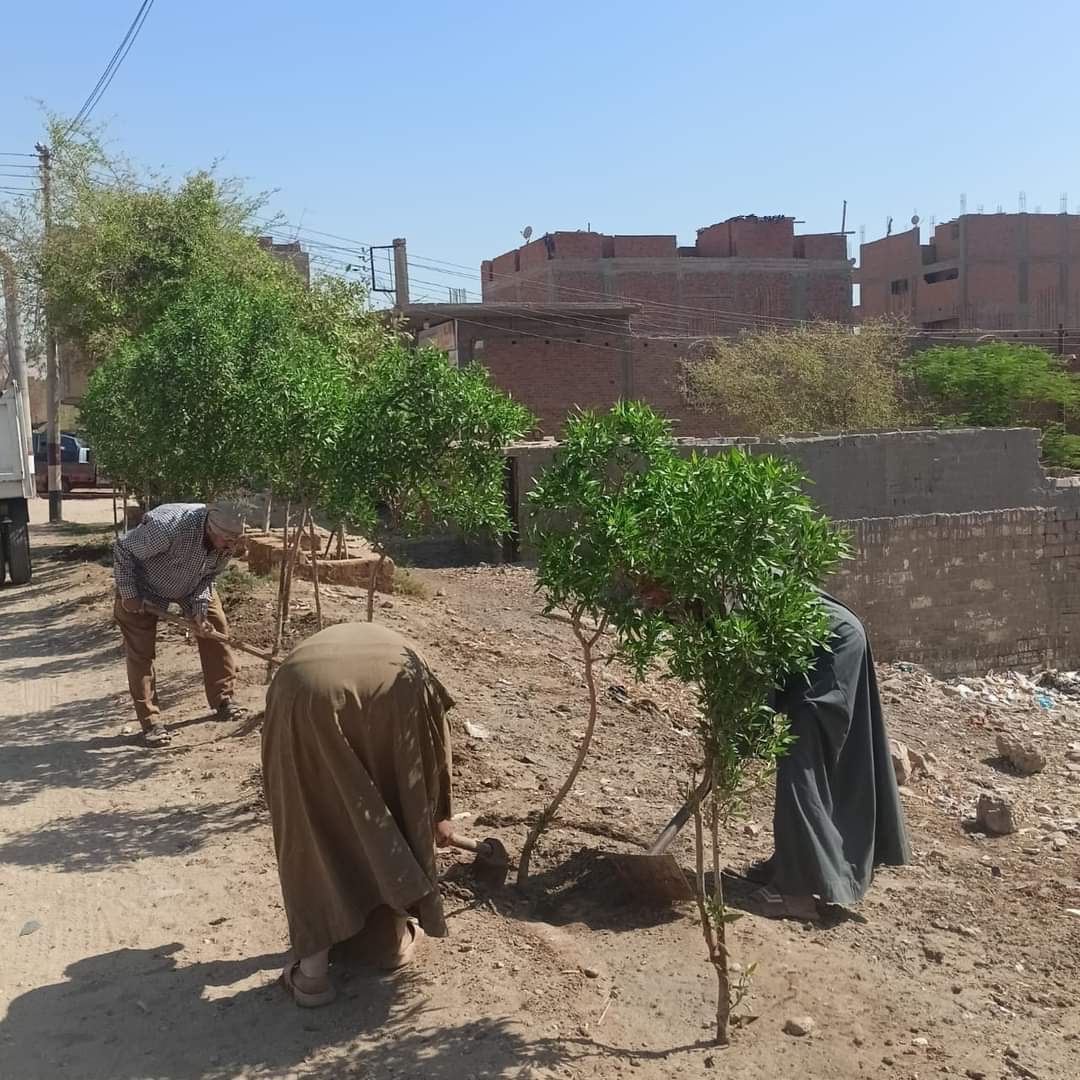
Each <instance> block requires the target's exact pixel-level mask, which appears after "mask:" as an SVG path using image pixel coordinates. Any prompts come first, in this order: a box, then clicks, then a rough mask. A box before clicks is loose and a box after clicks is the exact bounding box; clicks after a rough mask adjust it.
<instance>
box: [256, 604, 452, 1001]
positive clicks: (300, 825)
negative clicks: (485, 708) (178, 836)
mask: <svg viewBox="0 0 1080 1080" xmlns="http://www.w3.org/2000/svg"><path fill="white" fill-rule="evenodd" d="M452 705H453V701H452V699H451V698H450V695H449V694H448V693H447V692H446V690H445V688H444V687H443V685H442V683H440V682H439V680H438V679H437V678H436V677H435V675H434V674H432V672H431V670H430V669H429V668H428V666H427V663H426V662H425V661H424V659H423V657H422V656H421V655H420V653H419V651H418V650H417V649H416V647H415V646H413V645H412V644H411V643H410V642H409V641H408V640H407V639H406V638H404V637H402V636H401V635H400V634H397V633H395V632H394V631H393V630H390V629H388V628H387V627H383V626H378V625H374V624H371V623H342V624H340V625H337V626H331V627H329V628H328V629H326V630H322V631H320V632H319V633H317V634H315V635H313V636H312V637H310V638H308V639H307V640H306V641H304V642H303V643H302V644H300V645H299V646H297V648H296V649H294V650H293V652H292V653H290V654H289V656H288V657H287V658H286V660H285V662H284V663H283V664H282V665H281V667H280V668H279V669H278V672H277V674H276V675H275V676H274V681H273V682H272V683H271V685H270V688H269V690H268V691H267V696H266V717H265V721H264V723H263V730H262V765H263V783H264V786H265V790H266V801H267V804H268V806H269V809H270V819H271V822H272V823H273V831H274V850H275V853H276V855H277V862H278V876H279V878H280V880H281V894H282V898H283V901H284V905H285V914H286V916H287V918H288V923H289V937H290V940H291V943H292V955H291V956H290V959H289V961H288V963H287V965H286V967H285V970H284V972H283V973H282V981H283V983H284V985H285V987H286V989H287V990H288V991H289V993H290V994H291V995H292V998H293V1000H294V1001H295V1002H296V1004H297V1005H300V1006H303V1007H307V1008H312V1007H315V1006H319V1005H326V1004H329V1002H331V1001H332V1000H333V999H334V996H335V990H334V986H333V983H332V982H331V981H330V978H329V953H330V949H331V947H332V946H334V945H337V944H339V943H346V942H353V941H354V939H358V938H366V939H367V940H366V941H365V942H363V944H362V948H363V949H364V950H366V952H367V953H368V955H369V956H372V957H373V958H374V962H375V963H376V964H377V965H378V966H380V967H383V968H385V969H387V970H393V969H396V968H399V967H402V966H403V965H405V964H407V963H408V962H409V961H410V960H411V959H412V956H413V953H414V951H415V947H416V944H417V943H418V942H419V940H420V939H421V938H422V937H423V936H424V934H425V933H426V934H429V935H432V936H436V937H442V936H444V935H445V934H446V922H445V920H444V918H443V910H442V900H441V898H440V896H439V888H438V880H437V876H436V869H435V848H436V846H445V844H446V843H447V841H448V838H449V837H450V835H451V833H452V829H451V826H450V816H451V815H450V795H451V791H450V775H451V751H450V729H449V725H448V722H447V716H446V714H447V711H448V710H449V709H450V708H451V707H452ZM350 948H352V946H351V945H350Z"/></svg>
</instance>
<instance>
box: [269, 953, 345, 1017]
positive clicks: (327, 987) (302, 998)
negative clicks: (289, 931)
mask: <svg viewBox="0 0 1080 1080" xmlns="http://www.w3.org/2000/svg"><path fill="white" fill-rule="evenodd" d="M301 982H303V983H304V985H303V986H301V985H300V983H301ZM281 985H282V986H284V987H285V989H286V990H287V991H288V992H289V993H290V994H291V995H292V999H293V1001H294V1002H295V1004H297V1005H299V1006H300V1008H301V1009H318V1008H320V1007H321V1006H323V1005H329V1004H330V1003H331V1002H332V1001H333V1000H334V999H335V998H336V997H337V988H336V987H335V986H334V984H333V983H332V982H331V981H330V977H329V976H328V975H324V976H323V977H322V978H321V979H311V978H309V977H308V976H307V975H305V974H304V973H303V972H302V971H301V970H300V961H299V960H294V961H293V962H292V963H291V964H288V965H287V966H286V968H285V970H284V971H283V972H282V973H281Z"/></svg>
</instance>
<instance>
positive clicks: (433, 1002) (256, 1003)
mask: <svg viewBox="0 0 1080 1080" xmlns="http://www.w3.org/2000/svg"><path fill="white" fill-rule="evenodd" d="M182 951H183V950H182V946H180V945H179V944H176V943H173V944H167V945H163V946H161V947H160V948H156V949H120V950H117V951H115V952H110V953H104V954H102V955H99V956H91V957H87V958H86V959H83V960H80V961H78V962H77V963H74V964H72V965H71V966H70V967H68V968H67V969H66V971H65V980H64V981H63V982H59V983H54V984H52V985H48V986H43V987H40V988H38V989H35V990H31V991H29V992H28V993H25V994H23V995H21V996H20V997H18V998H16V999H15V1000H14V1001H12V1003H11V1005H10V1007H9V1009H8V1012H7V1016H6V1017H5V1019H4V1020H3V1021H2V1022H0V1074H2V1075H4V1076H10V1077H18V1078H19V1080H53V1078H55V1077H56V1076H59V1075H63V1076H65V1077H71V1078H72V1080H145V1078H146V1077H150V1076H152V1077H154V1078H155V1080H174V1078H175V1080H180V1078H183V1080H189V1078H190V1077H195V1076H197V1077H202V1078H203V1080H225V1078H226V1077H235V1076H240V1075H243V1076H268V1077H269V1076H274V1077H278V1076H286V1075H293V1073H292V1070H294V1069H298V1068H302V1067H304V1065H305V1063H306V1062H309V1060H310V1059H311V1058H312V1056H314V1055H318V1065H317V1066H315V1067H312V1066H308V1068H304V1069H303V1075H310V1076H319V1077H321V1078H326V1080H344V1078H346V1077H352V1078H361V1077H365V1078H366V1077H390V1076H393V1077H401V1078H403V1080H404V1078H412V1077H425V1078H426V1080H463V1077H467V1076H477V1077H479V1076H483V1077H485V1078H486V1077H511V1076H512V1077H528V1076H530V1075H534V1073H533V1072H532V1070H531V1069H530V1068H529V1067H530V1066H534V1067H537V1068H544V1067H551V1066H557V1065H558V1064H559V1063H560V1061H563V1060H566V1059H567V1058H568V1057H569V1056H570V1055H571V1054H572V1053H574V1051H573V1049H572V1048H571V1047H570V1046H566V1047H563V1046H562V1045H560V1044H559V1043H557V1042H554V1041H549V1040H539V1041H532V1040H529V1039H527V1038H525V1037H523V1035H522V1034H521V1033H520V1032H519V1031H517V1030H515V1028H514V1026H513V1025H511V1024H510V1023H508V1022H507V1021H505V1020H502V1019H494V1018H488V1019H482V1020H478V1021H476V1022H474V1023H468V1024H445V1023H443V1022H442V1021H441V1020H440V1015H439V1014H440V1009H439V1006H438V1004H437V990H436V991H433V992H432V993H431V996H430V997H429V996H428V993H427V992H426V990H425V989H424V988H423V987H422V986H421V985H419V980H417V978H416V977H415V976H414V975H411V974H410V973H409V972H402V973H398V974H396V975H392V976H381V977H376V976H366V975H363V974H361V973H358V972H354V973H352V977H350V978H348V979H347V981H346V980H343V979H342V974H341V973H337V975H336V977H337V979H338V980H339V984H340V986H341V990H342V993H341V995H340V997H339V999H338V1001H337V1002H336V1003H335V1004H334V1005H332V1006H330V1007H329V1008H326V1009H321V1010H318V1011H305V1010H300V1009H297V1008H295V1007H294V1006H293V1005H292V1003H291V1002H290V1001H289V1000H288V999H287V998H286V996H285V994H284V992H283V991H282V990H281V989H280V987H278V986H277V985H275V979H276V976H277V974H278V972H279V971H280V970H281V965H282V962H283V958H282V957H279V956H273V955H267V956H260V957H255V958H250V959H244V960H224V961H220V962H215V963H196V964H189V965H184V964H183V963H182V960H181V957H182ZM309 1068H311V1069H312V1071H308V1069H309ZM535 1075H539V1074H535Z"/></svg>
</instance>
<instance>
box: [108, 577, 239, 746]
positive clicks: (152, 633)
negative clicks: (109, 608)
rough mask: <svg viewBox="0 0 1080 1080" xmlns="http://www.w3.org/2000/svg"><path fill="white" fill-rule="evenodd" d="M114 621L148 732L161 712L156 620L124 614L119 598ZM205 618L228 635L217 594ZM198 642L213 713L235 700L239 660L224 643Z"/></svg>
mask: <svg viewBox="0 0 1080 1080" xmlns="http://www.w3.org/2000/svg"><path fill="white" fill-rule="evenodd" d="M113 617H114V618H115V619H116V625H117V626H119V627H120V634H121V636H122V637H123V639H124V654H125V656H126V658H127V677H128V689H129V690H130V691H131V698H132V700H133V701H134V702H135V715H136V716H137V717H138V718H139V723H140V724H141V725H142V726H143V728H144V729H145V728H148V727H149V726H150V725H151V724H153V723H154V722H155V721H156V720H157V718H158V716H159V714H160V712H161V710H160V708H159V707H158V696H157V673H156V672H155V670H154V659H155V657H156V655H157V624H158V620H157V616H156V615H149V614H147V613H146V612H142V611H140V612H138V613H135V612H131V611H125V610H124V605H123V604H122V603H121V601H120V597H119V595H118V596H117V597H116V603H115V604H114V605H113ZM206 618H207V621H208V622H209V623H210V625H211V626H212V627H213V628H214V629H215V630H217V631H218V633H219V634H227V633H228V632H229V624H228V623H227V622H226V621H225V611H224V610H223V608H222V606H221V600H220V599H219V598H218V594H217V593H216V592H213V593H211V594H210V610H209V611H208V612H207V615H206ZM195 640H196V642H197V643H198V646H199V660H200V661H201V663H202V673H203V685H204V686H205V688H206V700H207V702H208V703H209V705H210V708H211V709H216V708H217V707H218V706H219V705H220V704H221V702H222V701H224V700H228V699H231V698H232V694H233V686H234V684H235V682H236V657H235V655H234V654H233V651H232V649H230V648H229V646H228V645H226V644H224V643H223V642H220V641H214V640H213V638H196V639H195Z"/></svg>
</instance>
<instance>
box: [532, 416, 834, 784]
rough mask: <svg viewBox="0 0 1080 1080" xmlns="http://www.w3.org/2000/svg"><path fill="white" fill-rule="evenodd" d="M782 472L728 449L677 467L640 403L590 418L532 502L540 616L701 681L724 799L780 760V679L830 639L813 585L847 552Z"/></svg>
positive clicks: (573, 429)
mask: <svg viewBox="0 0 1080 1080" xmlns="http://www.w3.org/2000/svg"><path fill="white" fill-rule="evenodd" d="M804 483H805V478H804V477H803V475H802V474H801V473H800V472H799V470H798V469H797V467H796V466H795V465H793V464H792V463H791V462H788V461H783V460H780V459H777V458H773V457H769V456H766V455H753V454H747V453H745V452H743V451H741V450H738V449H734V450H731V451H728V452H726V453H722V454H716V455H712V456H708V457H700V456H697V455H693V456H691V457H689V458H681V457H679V456H678V455H677V454H676V452H675V448H674V446H673V444H672V441H671V439H670V436H669V430H668V426H667V424H666V422H665V421H664V420H662V419H661V418H659V417H657V416H656V415H655V414H654V413H653V412H652V410H651V409H649V408H648V407H647V406H645V405H640V404H635V403H628V404H621V405H617V406H616V407H615V408H614V409H613V410H612V411H611V412H610V413H608V414H607V415H606V416H596V415H594V414H591V413H585V414H582V415H580V416H578V417H577V418H575V419H574V420H572V421H571V422H570V423H569V424H568V425H567V430H566V441H565V443H564V444H563V445H562V447H561V448H560V451H559V453H558V455H557V457H556V461H555V463H554V464H553V466H552V467H551V468H550V469H549V470H547V471H546V472H545V473H544V474H543V476H542V477H541V478H540V479H539V481H538V482H537V485H536V487H535V488H534V490H533V493H532V496H531V498H532V503H533V507H534V509H535V510H536V511H537V512H538V513H539V514H540V515H541V516H542V518H546V519H547V520H546V522H544V523H542V524H541V525H540V527H539V528H538V530H537V532H536V544H537V548H538V552H539V566H538V581H539V584H540V587H541V588H542V589H543V590H544V592H545V594H546V597H547V603H548V607H549V608H550V607H553V606H563V607H567V608H569V609H571V610H572V611H573V610H579V609H580V610H582V611H584V612H587V613H588V614H589V615H590V616H591V617H592V618H593V619H594V620H596V621H599V620H600V619H601V618H603V617H604V616H607V618H608V619H609V621H610V623H611V624H612V625H613V626H614V627H615V628H616V629H617V631H618V634H619V639H620V646H621V649H622V651H623V653H624V655H625V656H626V657H627V659H629V660H630V661H631V662H632V663H633V665H634V666H635V668H636V669H637V670H638V672H639V673H641V672H642V671H643V670H644V669H645V667H646V666H647V665H648V664H649V663H650V662H651V661H653V660H654V659H656V658H658V657H660V658H663V659H665V660H666V661H667V664H668V667H669V669H670V671H671V674H672V675H673V676H675V677H676V678H679V679H682V680H684V681H686V682H688V683H689V684H691V685H692V686H694V687H695V688H696V689H697V691H698V695H699V699H700V702H701V707H702V714H703V720H702V729H701V733H700V734H701V738H702V744H703V747H704V749H705V752H706V755H707V757H708V759H709V761H710V762H712V767H713V769H714V780H715V782H716V784H717V787H718V788H719V789H720V790H722V791H732V792H733V791H734V790H735V788H736V786H737V781H738V778H739V776H740V775H741V773H742V770H743V767H744V765H745V764H746V763H747V762H749V761H752V760H759V761H771V760H773V759H775V758H776V757H777V756H778V755H779V754H780V753H781V752H782V751H783V748H784V745H785V736H784V731H783V727H782V725H780V724H778V723H777V721H776V718H775V716H774V714H773V712H772V710H771V709H770V708H769V704H768V702H769V696H770V693H771V691H772V690H773V689H774V688H775V687H776V686H777V685H778V684H779V682H780V680H781V679H782V678H783V677H784V676H786V675H788V674H790V673H792V672H801V671H805V670H807V669H808V668H809V666H810V664H811V663H812V661H813V658H814V654H815V651H816V650H817V649H818V648H819V647H820V646H821V645H822V644H823V643H824V642H825V640H826V638H827V619H826V616H825V613H824V611H823V610H822V608H821V605H820V603H819V602H818V592H817V585H818V584H819V583H820V582H821V581H822V580H824V578H825V577H826V576H827V575H828V573H829V572H830V571H831V570H832V569H833V568H834V566H835V564H836V562H837V560H838V559H840V558H842V557H844V555H845V554H846V553H847V546H846V541H845V540H844V538H843V536H842V535H841V534H839V533H838V532H836V531H835V530H834V529H833V528H832V527H831V526H830V525H829V523H828V522H827V520H826V519H825V518H823V517H821V516H820V515H818V514H817V513H816V512H815V511H814V508H813V505H812V504H811V502H810V500H809V499H808V498H807V497H806V496H805V495H804V494H803V492H802V487H803V485H804Z"/></svg>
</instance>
